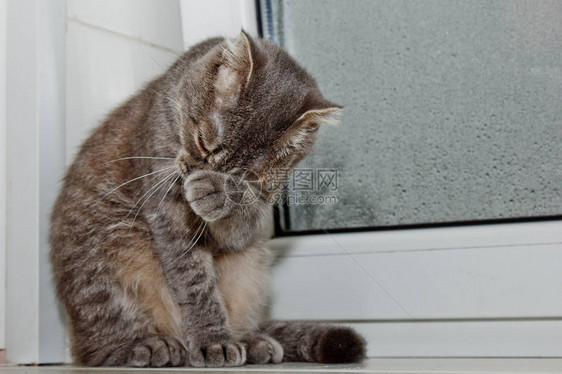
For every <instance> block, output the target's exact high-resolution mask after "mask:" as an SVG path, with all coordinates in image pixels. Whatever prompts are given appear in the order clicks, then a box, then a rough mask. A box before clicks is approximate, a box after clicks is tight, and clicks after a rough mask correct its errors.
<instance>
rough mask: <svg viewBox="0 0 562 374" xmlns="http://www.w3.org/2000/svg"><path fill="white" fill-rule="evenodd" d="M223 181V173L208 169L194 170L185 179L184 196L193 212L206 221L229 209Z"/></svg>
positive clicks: (214, 218) (221, 214)
mask: <svg viewBox="0 0 562 374" xmlns="http://www.w3.org/2000/svg"><path fill="white" fill-rule="evenodd" d="M225 181H226V176H225V175H224V174H222V173H217V172H214V171H209V170H198V171H195V172H193V173H192V174H190V175H189V176H188V177H187V178H186V179H185V182H184V184H183V186H184V192H185V198H186V199H187V201H188V202H189V205H190V206H191V209H193V211H194V212H195V214H197V215H198V216H199V217H201V218H203V219H204V220H205V221H207V222H213V221H216V220H217V219H220V218H223V217H224V216H226V215H227V214H228V213H229V211H230V210H229V204H228V199H227V196H226V193H225V189H224V188H225Z"/></svg>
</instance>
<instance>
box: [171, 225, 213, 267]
mask: <svg viewBox="0 0 562 374" xmlns="http://www.w3.org/2000/svg"><path fill="white" fill-rule="evenodd" d="M206 228H207V222H206V221H203V222H201V224H200V225H199V227H198V228H197V230H195V233H194V235H193V239H192V240H191V241H190V242H189V248H187V250H186V251H185V252H184V253H182V254H181V255H180V256H179V257H178V260H179V259H180V258H182V257H183V256H185V255H186V254H188V253H189V251H191V249H192V248H193V247H195V245H196V244H197V242H198V241H199V239H200V238H201V235H203V232H204V231H205V229H206Z"/></svg>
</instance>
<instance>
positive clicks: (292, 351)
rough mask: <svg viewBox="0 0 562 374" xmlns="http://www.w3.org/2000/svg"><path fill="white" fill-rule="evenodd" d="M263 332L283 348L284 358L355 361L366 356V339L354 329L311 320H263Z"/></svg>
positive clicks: (285, 359) (341, 361)
mask: <svg viewBox="0 0 562 374" xmlns="http://www.w3.org/2000/svg"><path fill="white" fill-rule="evenodd" d="M262 331H263V332H264V333H265V334H267V335H269V336H271V337H272V338H274V339H275V340H277V341H278V342H279V343H280V344H281V346H282V347H283V350H284V355H283V361H285V362H287V361H290V362H299V361H301V362H302V361H306V362H320V363H326V364H335V363H355V362H360V361H361V360H363V359H364V358H365V351H366V343H365V339H363V337H362V336H361V335H359V334H358V333H357V332H356V331H355V330H354V329H352V328H349V327H343V326H330V325H324V324H319V323H312V322H283V321H268V322H265V323H264V325H263V327H262Z"/></svg>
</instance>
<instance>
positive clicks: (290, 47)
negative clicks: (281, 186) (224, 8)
mask: <svg viewBox="0 0 562 374" xmlns="http://www.w3.org/2000/svg"><path fill="white" fill-rule="evenodd" d="M260 8H261V13H262V28H263V34H264V37H266V38H270V39H272V40H273V41H274V42H276V43H278V44H280V45H281V46H282V47H284V48H285V49H286V50H287V51H288V52H289V53H290V54H291V55H293V56H294V57H295V58H296V59H297V61H299V62H300V63H301V64H302V65H303V66H304V67H305V68H306V69H307V70H308V71H309V72H310V73H311V74H312V75H313V76H315V77H316V79H317V80H318V83H319V86H320V88H321V89H322V91H323V92H324V94H325V96H326V97H327V98H328V99H330V100H332V101H334V102H337V103H339V104H342V105H344V106H345V108H346V109H345V111H344V115H343V117H342V123H341V125H340V126H339V127H338V128H328V127H325V128H322V129H321V130H320V133H319V137H318V141H317V143H316V147H315V151H314V153H313V155H311V157H310V158H308V159H307V160H305V161H304V162H302V163H301V164H300V165H299V166H298V170H296V171H295V173H293V179H294V180H293V183H292V184H291V185H290V186H289V188H288V191H287V200H288V204H286V209H285V210H284V215H285V219H283V220H282V225H283V228H284V229H285V230H287V231H302V230H321V229H345V228H358V227H386V226H395V225H415V224H426V223H444V222H447V223H448V222H458V221H463V222H464V221H480V220H493V219H504V218H522V217H544V216H555V215H560V214H562V198H561V191H560V187H561V185H562V142H561V140H562V139H561V138H562V105H561V104H562V102H561V99H562V58H561V57H562V55H561V51H562V49H561V46H562V2H561V1H539V0H535V1H520V0H516V1H514V0H509V1H487V0H486V1H441V0H435V1H372V0H347V1H336V0H324V1H290V0H279V1H263V0H262V1H261V4H260ZM322 172H323V173H324V174H325V175H324V176H322V175H321V173H322ZM334 172H335V173H337V180H336V181H335V183H336V185H334V184H333V183H332V184H330V183H329V182H330V181H332V182H333V181H334V180H333V178H334V176H333V174H334ZM307 173H308V174H307ZM307 175H308V176H307ZM308 177H310V178H312V179H313V181H312V187H311V188H308V189H307V188H303V186H304V187H308V185H306V183H307V182H306V178H308ZM303 178H304V179H303ZM299 183H300V184H299ZM322 197H324V198H322ZM330 197H335V198H336V200H337V202H335V203H334V202H333V199H330V200H328V198H330ZM299 199H300V201H299ZM287 205H288V207H287Z"/></svg>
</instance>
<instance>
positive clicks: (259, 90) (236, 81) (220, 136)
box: [181, 32, 341, 182]
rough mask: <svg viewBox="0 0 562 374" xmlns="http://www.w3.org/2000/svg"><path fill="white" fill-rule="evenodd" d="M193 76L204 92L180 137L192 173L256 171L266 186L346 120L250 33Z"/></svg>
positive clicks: (224, 45) (284, 57)
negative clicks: (327, 129) (322, 133)
mask: <svg viewBox="0 0 562 374" xmlns="http://www.w3.org/2000/svg"><path fill="white" fill-rule="evenodd" d="M195 69H198V71H200V72H201V73H202V78H201V79H200V80H198V82H197V84H196V85H197V86H199V88H200V90H199V93H198V94H197V95H195V96H194V97H192V98H190V104H189V113H187V114H186V115H185V116H184V117H183V118H184V119H183V124H182V129H181V130H182V136H181V142H182V148H183V149H182V151H181V152H182V153H183V155H184V156H183V157H182V160H184V162H185V163H186V166H187V169H188V170H197V169H210V170H215V171H221V172H238V171H251V172H252V173H255V175H257V176H259V178H260V179H262V180H263V181H264V182H265V181H266V180H267V179H270V178H271V175H274V174H275V170H289V169H291V168H293V167H294V166H295V164H296V163H297V162H299V161H300V160H302V159H303V158H304V157H305V156H306V155H307V154H308V153H310V151H311V150H312V146H313V143H314V140H315V138H316V133H317V131H318V128H319V127H320V126H322V125H324V124H328V125H332V124H336V123H337V121H338V117H339V114H340V112H341V107H340V106H338V105H336V104H333V103H331V102H329V101H328V100H326V99H325V98H324V97H323V96H322V94H321V92H320V91H319V89H318V86H317V84H316V82H315V80H314V79H313V78H312V77H311V76H310V75H309V74H308V73H307V72H306V71H305V70H304V69H303V68H302V67H301V66H299V65H298V64H297V63H296V62H295V61H294V60H293V59H292V58H291V57H290V56H289V55H288V54H287V53H286V52H285V51H283V50H282V49H280V48H279V47H277V46H275V45H273V44H271V43H269V42H266V41H264V40H261V39H252V38H251V37H250V36H249V35H247V34H246V33H245V32H241V33H240V35H239V37H238V38H236V39H234V40H226V41H223V42H221V43H220V44H218V45H217V46H215V47H214V48H213V49H212V50H211V51H209V52H208V53H207V54H206V55H205V56H204V57H202V58H201V59H200V61H199V62H198V66H195ZM192 91H193V90H192Z"/></svg>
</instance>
